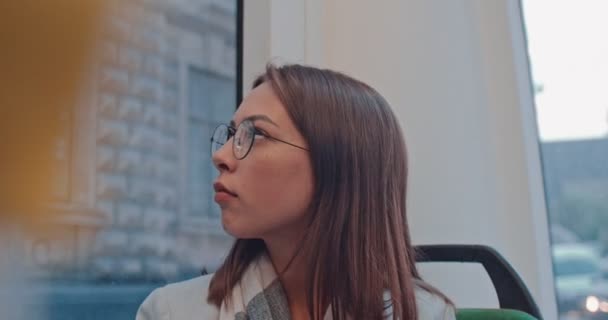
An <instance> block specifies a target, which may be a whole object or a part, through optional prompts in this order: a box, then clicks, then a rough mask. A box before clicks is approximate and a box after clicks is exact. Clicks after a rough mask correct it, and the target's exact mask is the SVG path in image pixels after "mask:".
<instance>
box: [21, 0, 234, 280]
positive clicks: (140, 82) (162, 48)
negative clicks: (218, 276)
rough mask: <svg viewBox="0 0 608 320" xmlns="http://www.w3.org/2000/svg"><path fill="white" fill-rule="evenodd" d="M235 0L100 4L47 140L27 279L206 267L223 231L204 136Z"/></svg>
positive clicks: (227, 91) (170, 276) (223, 244)
mask: <svg viewBox="0 0 608 320" xmlns="http://www.w3.org/2000/svg"><path fill="white" fill-rule="evenodd" d="M235 7H236V4H235V1H217V0H197V1H193V0H189V1H166V0H140V1H133V2H129V3H128V4H124V5H120V6H118V7H116V8H114V9H113V11H112V12H111V13H110V14H109V17H108V21H107V23H106V24H105V25H104V28H103V31H102V32H101V34H102V36H101V37H102V41H101V43H100V46H99V49H98V50H97V52H98V53H99V55H98V56H97V57H95V58H94V63H92V68H91V71H92V74H93V77H92V80H91V81H90V83H89V84H88V85H87V90H86V92H85V94H83V98H82V101H80V103H79V104H78V107H77V108H75V111H74V113H73V114H70V115H66V123H67V124H68V126H67V127H68V128H69V130H66V134H65V136H64V137H62V139H60V141H58V144H57V155H56V157H57V179H56V180H57V195H56V199H57V201H56V203H54V204H53V205H51V209H50V210H52V211H53V212H54V215H53V216H54V217H55V219H54V222H53V223H52V226H50V227H48V226H47V227H46V228H44V230H45V231H44V233H41V232H37V233H36V234H37V236H36V237H35V238H32V239H28V240H27V244H26V251H27V255H26V256H27V257H28V261H29V262H28V266H29V267H30V268H31V270H30V274H31V275H32V277H34V278H42V279H48V278H50V279H56V278H59V279H79V280H83V279H84V280H112V281H113V280H128V281H152V280H167V281H170V280H175V279H178V278H182V277H186V276H190V275H193V274H196V273H199V272H200V270H201V268H206V269H213V268H214V267H216V266H217V264H218V263H219V261H220V259H221V258H222V256H223V254H224V253H225V251H226V249H227V247H228V246H229V244H230V243H231V239H229V238H228V236H226V235H225V233H224V232H223V230H222V228H221V224H220V217H219V208H218V207H217V206H216V205H215V204H214V203H213V200H212V187H211V182H212V180H213V179H214V176H215V172H214V171H215V170H214V169H213V167H212V165H211V159H210V145H209V137H210V134H211V131H212V129H213V128H214V127H215V126H216V125H217V124H219V123H221V122H227V121H229V120H230V117H231V114H232V113H233V111H234V108H235V104H236V65H235V63H236V8H235Z"/></svg>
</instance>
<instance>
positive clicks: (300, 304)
mask: <svg viewBox="0 0 608 320" xmlns="http://www.w3.org/2000/svg"><path fill="white" fill-rule="evenodd" d="M301 239H302V237H301V236H300V235H297V236H295V237H289V238H285V237H267V238H265V239H264V242H265V244H266V248H267V250H268V256H269V258H270V260H271V261H272V264H273V266H274V269H275V271H276V272H277V274H278V275H279V277H280V280H281V284H282V286H283V289H284V290H285V294H286V295H287V301H288V302H289V308H290V310H291V313H292V319H296V318H298V319H300V318H301V317H300V316H297V314H302V313H306V315H307V314H308V310H307V306H308V304H307V298H306V279H305V276H306V263H305V262H306V258H305V257H303V256H302V255H301V254H298V253H299V252H297V251H298V250H299V249H300V248H299V246H300V242H301Z"/></svg>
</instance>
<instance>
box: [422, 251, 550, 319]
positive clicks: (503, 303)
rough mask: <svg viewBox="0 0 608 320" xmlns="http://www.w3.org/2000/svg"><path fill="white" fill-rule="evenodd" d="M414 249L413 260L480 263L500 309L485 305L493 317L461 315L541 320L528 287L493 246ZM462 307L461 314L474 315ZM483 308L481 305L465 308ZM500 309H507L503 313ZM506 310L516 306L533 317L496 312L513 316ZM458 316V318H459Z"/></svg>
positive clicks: (486, 310)
mask: <svg viewBox="0 0 608 320" xmlns="http://www.w3.org/2000/svg"><path fill="white" fill-rule="evenodd" d="M414 249H415V251H416V262H461V263H471V262H473V263H480V264H481V265H482V266H483V267H484V269H485V270H486V272H487V273H488V275H489V276H490V280H491V281H492V284H493V286H494V289H495V290H496V295H497V297H498V302H499V304H500V309H485V312H490V311H492V312H494V314H495V317H494V318H490V317H488V315H487V314H486V317H485V318H484V317H482V316H481V315H480V316H479V317H477V318H462V319H467V320H468V319H475V320H477V319H487V320H494V319H513V320H516V319H517V320H519V319H537V320H542V316H541V314H540V311H539V309H538V306H537V305H536V303H535V302H534V299H533V298H532V295H531V294H530V292H529V291H528V288H527V287H526V285H525V284H524V282H523V281H522V279H521V278H520V277H519V275H518V274H517V272H515V269H513V267H511V265H510V264H509V263H508V262H507V260H505V258H504V257H503V256H502V255H500V253H498V252H497V251H496V250H494V249H492V248H490V247H488V246H484V245H420V246H416V247H414ZM465 310H466V309H463V310H462V312H464V313H463V315H469V316H473V315H475V314H477V313H476V312H474V313H469V312H468V311H465ZM468 310H480V312H481V310H484V309H468ZM501 310H507V311H506V313H505V312H502V311H501ZM508 310H511V311H514V310H519V311H520V312H521V313H523V314H524V315H528V316H529V317H531V316H533V317H532V318H521V316H520V317H519V318H508V317H507V318H504V317H503V318H500V317H499V316H510V317H513V316H514V313H513V312H510V311H508ZM497 317H498V318H497ZM459 319H460V318H459Z"/></svg>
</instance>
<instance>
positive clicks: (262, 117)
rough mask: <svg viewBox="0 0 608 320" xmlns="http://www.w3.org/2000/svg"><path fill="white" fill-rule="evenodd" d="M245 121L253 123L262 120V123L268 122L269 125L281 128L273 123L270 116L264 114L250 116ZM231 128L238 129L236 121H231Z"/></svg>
mask: <svg viewBox="0 0 608 320" xmlns="http://www.w3.org/2000/svg"><path fill="white" fill-rule="evenodd" d="M245 120H249V121H252V122H255V121H257V120H260V121H264V122H268V123H270V124H272V125H274V126H275V127H277V128H278V127H279V125H278V124H276V123H275V122H274V121H272V119H270V118H269V117H268V116H266V115H263V114H254V115H251V116H248V117H246V118H245V119H243V121H245ZM230 126H231V127H236V123H235V122H234V120H230Z"/></svg>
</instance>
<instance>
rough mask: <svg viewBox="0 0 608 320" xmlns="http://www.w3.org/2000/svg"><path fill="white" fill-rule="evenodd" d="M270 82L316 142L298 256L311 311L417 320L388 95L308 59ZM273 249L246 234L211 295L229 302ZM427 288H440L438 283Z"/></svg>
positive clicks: (397, 132) (403, 173) (402, 156)
mask: <svg viewBox="0 0 608 320" xmlns="http://www.w3.org/2000/svg"><path fill="white" fill-rule="evenodd" d="M262 83H269V84H270V85H271V87H272V89H273V90H274V92H275V94H276V95H277V96H278V98H279V100H280V101H281V103H282V104H283V105H284V106H285V108H286V109H287V113H288V114H289V116H290V117H291V120H292V121H293V122H294V123H295V125H296V127H297V129H298V130H299V131H300V133H301V134H302V135H303V136H304V138H305V139H306V140H307V142H308V146H309V150H310V157H311V163H312V170H313V175H314V181H315V184H314V194H313V198H312V201H311V203H310V208H309V213H310V216H309V218H310V219H309V225H308V229H307V232H306V234H305V238H304V240H303V242H302V243H303V244H305V245H302V247H301V250H299V253H298V254H303V255H304V256H305V257H307V268H306V270H308V271H307V275H306V277H307V279H308V281H307V282H306V283H309V284H310V285H309V286H308V288H305V289H306V290H307V296H308V301H309V305H308V309H309V312H310V314H311V315H312V317H313V319H322V318H323V314H324V311H325V310H324V308H326V307H327V306H331V313H332V316H333V318H334V319H336V320H341V319H346V317H353V316H355V317H356V318H357V319H384V318H385V316H386V314H385V309H386V301H384V300H383V297H384V293H385V292H389V293H390V297H391V301H390V302H392V311H393V315H394V316H395V318H399V319H404V320H405V319H408V320H416V319H418V315H417V308H416V300H415V295H414V287H415V284H414V279H420V276H419V274H418V271H417V269H416V265H415V254H414V251H413V249H412V245H411V241H410V235H409V230H408V223H407V218H406V190H407V156H406V147H405V141H404V139H403V135H402V132H401V129H400V126H399V123H398V121H397V119H396V118H395V115H394V114H393V112H392V111H391V108H390V106H389V104H388V103H387V102H386V100H385V99H384V98H383V97H382V96H381V95H380V94H379V93H378V92H377V91H376V90H374V89H373V88H371V87H370V86H368V85H366V84H365V83H362V82H360V81H358V80H355V79H353V78H351V77H348V76H346V75H344V74H341V73H338V72H335V71H331V70H324V69H317V68H313V67H308V66H302V65H285V66H280V67H277V66H274V65H268V66H267V68H266V72H265V73H264V74H263V75H261V76H260V77H258V78H257V79H256V80H255V81H254V84H253V87H254V88H255V87H257V86H259V85H260V84H262ZM264 250H265V245H264V242H263V241H262V240H260V239H239V240H237V241H236V242H235V244H234V245H233V247H232V249H231V251H230V253H229V254H228V256H227V258H226V260H225V261H224V263H223V265H222V266H221V267H220V268H219V270H218V271H217V272H216V273H215V275H214V276H213V279H212V280H211V284H210V287H209V295H208V301H209V302H210V303H213V304H215V305H216V306H218V307H219V306H221V304H222V303H223V302H224V303H226V302H227V301H226V300H227V299H229V297H230V292H231V290H232V288H233V287H234V286H235V285H236V284H237V283H238V281H239V280H240V278H241V276H242V275H243V272H244V271H245V269H246V268H247V266H248V265H249V264H250V263H251V262H252V261H254V260H255V259H256V258H257V257H258V256H259V255H260V254H262V253H263V252H264ZM427 289H428V290H431V291H434V290H433V289H432V288H430V287H429V288H427Z"/></svg>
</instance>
